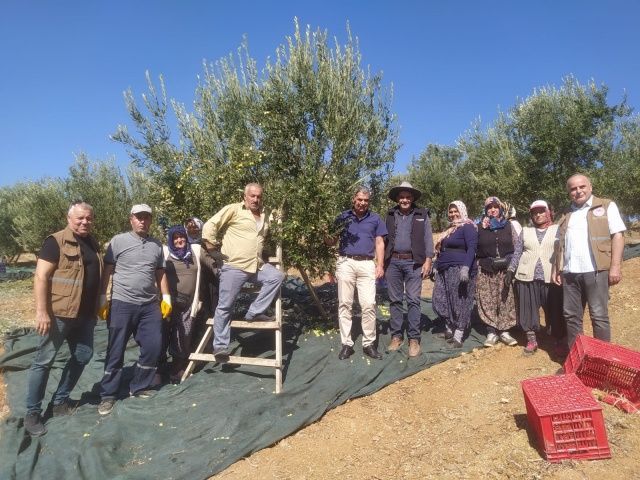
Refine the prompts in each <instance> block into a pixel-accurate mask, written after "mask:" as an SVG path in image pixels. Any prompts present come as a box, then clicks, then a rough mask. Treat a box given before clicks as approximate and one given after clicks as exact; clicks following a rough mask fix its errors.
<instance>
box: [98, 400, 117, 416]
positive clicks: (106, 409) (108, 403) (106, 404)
mask: <svg viewBox="0 0 640 480" xmlns="http://www.w3.org/2000/svg"><path fill="white" fill-rule="evenodd" d="M115 404H116V400H115V398H105V399H104V400H102V401H101V402H100V405H98V413H99V414H100V415H109V414H110V413H111V410H113V406H114V405H115Z"/></svg>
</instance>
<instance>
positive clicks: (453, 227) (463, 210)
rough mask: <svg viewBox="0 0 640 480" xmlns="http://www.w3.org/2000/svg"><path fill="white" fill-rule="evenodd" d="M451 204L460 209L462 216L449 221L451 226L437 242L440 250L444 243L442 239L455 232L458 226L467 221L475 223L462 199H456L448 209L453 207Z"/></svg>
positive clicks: (437, 248)
mask: <svg viewBox="0 0 640 480" xmlns="http://www.w3.org/2000/svg"><path fill="white" fill-rule="evenodd" d="M451 206H454V207H456V208H457V209H458V213H459V214H460V218H459V219H457V220H454V221H452V222H451V221H450V222H449V227H448V228H447V229H446V230H445V232H444V233H443V234H442V237H441V238H440V240H439V241H438V242H437V244H436V250H437V251H438V252H439V251H440V246H441V245H442V241H443V240H444V239H445V238H447V237H448V236H449V235H451V234H453V233H454V232H455V231H456V230H457V229H458V228H460V227H461V226H463V225H465V224H467V223H470V224H472V225H474V223H473V221H472V220H469V216H468V214H467V206H466V205H465V204H464V203H462V201H461V200H454V201H453V202H451V203H450V204H449V205H447V211H448V210H449V209H450V208H451Z"/></svg>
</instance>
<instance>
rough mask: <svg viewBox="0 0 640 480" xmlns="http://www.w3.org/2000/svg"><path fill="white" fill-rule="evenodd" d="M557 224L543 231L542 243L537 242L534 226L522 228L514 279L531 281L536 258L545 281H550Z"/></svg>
mask: <svg viewBox="0 0 640 480" xmlns="http://www.w3.org/2000/svg"><path fill="white" fill-rule="evenodd" d="M557 230H558V225H551V226H550V227H549V228H547V231H546V232H544V237H543V238H542V243H540V242H538V235H537V234H536V229H535V227H527V228H524V229H523V230H522V256H521V257H520V262H519V263H518V270H517V271H516V279H517V280H520V281H521V282H531V281H533V274H534V272H535V269H536V264H537V263H538V260H540V261H541V262H542V270H543V271H544V281H545V283H551V266H552V265H553V262H554V261H555V258H554V246H555V241H556V232H557Z"/></svg>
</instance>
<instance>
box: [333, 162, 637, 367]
mask: <svg viewBox="0 0 640 480" xmlns="http://www.w3.org/2000/svg"><path fill="white" fill-rule="evenodd" d="M566 188H567V192H568V194H569V198H570V200H571V203H570V205H569V207H568V208H566V209H565V210H564V211H563V212H562V213H561V216H560V218H559V220H558V221H557V223H554V218H553V212H552V211H551V209H550V208H549V205H548V204H547V202H546V201H544V200H535V201H534V202H533V203H531V205H530V207H529V217H530V220H531V226H526V227H524V228H523V227H522V226H521V225H520V224H519V223H518V221H517V220H516V219H515V211H514V209H513V208H512V207H510V206H509V205H508V204H506V203H505V202H503V201H501V200H500V199H499V198H498V197H495V196H491V197H489V198H487V199H486V200H485V202H484V211H483V215H482V217H481V218H480V220H479V221H478V222H477V223H476V222H474V221H473V220H471V219H470V218H469V216H468V213H467V208H466V205H465V204H464V203H463V202H462V201H460V200H454V201H452V202H451V203H450V204H449V206H448V211H447V214H448V220H449V223H448V226H447V229H446V230H445V231H444V232H443V234H442V235H441V237H440V239H439V240H438V241H437V242H436V243H435V246H434V242H433V237H432V229H431V224H430V220H429V212H428V210H427V209H425V208H421V207H419V206H418V205H417V201H418V200H419V199H420V197H421V192H420V191H419V190H417V189H415V188H413V187H412V185H411V184H409V183H408V182H402V183H401V184H400V185H399V186H396V187H393V188H392V189H390V191H389V194H388V196H389V198H390V199H391V200H393V201H394V202H395V203H396V205H395V206H394V207H393V208H391V209H390V210H389V211H388V212H387V214H386V219H385V221H383V220H382V219H381V218H380V217H379V216H378V215H377V214H375V213H374V212H371V211H369V201H370V192H369V191H368V190H367V189H366V188H359V189H358V190H357V191H356V193H355V195H354V196H353V199H352V208H351V209H349V210H346V211H344V212H342V213H341V214H340V215H339V216H338V217H337V218H336V229H337V230H338V231H339V232H340V233H339V235H337V236H335V237H331V236H327V237H326V238H325V243H326V244H327V245H335V244H336V243H338V241H339V248H338V258H337V261H336V280H337V283H338V301H339V304H338V317H339V318H338V319H339V325H340V336H341V341H342V348H341V350H340V353H339V355H338V357H339V358H340V359H342V360H344V359H347V358H349V357H350V356H351V355H353V353H354V349H353V345H354V341H353V332H352V306H353V299H354V292H355V290H357V292H358V299H359V303H360V309H361V318H362V322H361V324H362V347H363V353H364V354H366V355H368V356H369V357H371V358H375V359H379V358H382V355H381V354H380V352H379V351H378V350H377V347H376V338H377V337H376V315H375V308H376V306H375V292H376V280H377V279H381V278H383V277H384V279H385V281H386V284H387V291H388V296H389V301H390V314H391V318H390V322H389V323H390V332H391V340H390V343H389V344H388V345H387V351H389V352H392V351H397V350H399V349H400V348H401V347H402V345H403V343H404V337H405V333H406V337H407V339H408V355H409V357H415V356H417V355H419V354H420V351H421V350H420V338H421V310H420V293H421V289H422V280H423V279H424V278H426V277H427V276H430V277H431V278H433V279H434V281H435V285H434V290H433V309H434V311H435V312H436V314H437V315H438V316H439V317H440V318H441V319H442V320H443V321H444V331H442V332H438V333H437V334H436V335H437V336H438V337H441V338H443V339H444V340H445V341H446V342H447V343H448V345H449V346H450V347H451V348H462V347H463V344H464V340H465V338H466V336H467V335H468V333H469V330H470V325H471V317H472V313H473V311H474V308H475V309H477V314H478V316H479V318H480V320H481V321H482V322H483V323H484V324H485V325H486V329H487V336H486V339H485V341H484V345H485V346H486V347H492V346H494V345H496V344H497V343H498V342H499V341H500V342H503V343H505V344H506V345H509V346H515V345H517V344H518V342H517V340H516V339H514V338H513V337H512V336H511V333H510V331H511V330H512V329H513V328H514V327H516V325H519V326H520V327H521V328H522V330H523V331H524V332H525V334H526V339H527V340H526V345H525V347H524V353H525V354H527V355H530V354H533V353H535V352H536V351H537V349H538V341H539V331H540V329H541V325H540V323H541V322H540V309H541V308H542V310H543V311H544V314H545V320H546V324H547V329H548V330H549V332H550V333H551V335H552V336H553V337H554V338H555V339H556V345H555V353H556V354H557V355H558V356H560V357H561V356H566V355H567V353H568V351H569V348H570V347H571V346H572V345H573V342H574V341H575V338H576V337H577V336H578V334H580V333H582V332H583V316H584V309H585V306H586V305H587V304H588V306H589V314H590V317H591V321H592V325H593V332H594V336H595V337H596V338H598V339H601V340H606V341H610V338H611V329H610V323H609V316H608V305H607V304H608V298H609V286H611V285H615V284H617V283H618V282H619V281H620V280H621V263H622V251H623V248H624V239H623V232H624V231H625V226H624V222H623V221H622V219H621V216H620V212H619V211H618V208H617V206H616V204H615V203H614V202H612V201H611V200H608V199H602V198H598V197H596V196H594V195H593V193H592V185H591V181H590V179H589V178H588V177H587V176H585V175H582V174H576V175H572V176H571V177H570V178H569V179H568V180H567V184H566ZM405 301H406V312H407V314H406V321H405V314H404V309H403V306H404V302H405Z"/></svg>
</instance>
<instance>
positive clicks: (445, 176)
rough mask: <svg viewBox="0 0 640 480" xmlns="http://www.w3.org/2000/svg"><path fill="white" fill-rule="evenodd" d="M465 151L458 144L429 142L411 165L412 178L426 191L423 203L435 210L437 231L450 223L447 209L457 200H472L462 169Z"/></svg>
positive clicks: (410, 173)
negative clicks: (432, 143) (457, 146)
mask: <svg viewBox="0 0 640 480" xmlns="http://www.w3.org/2000/svg"><path fill="white" fill-rule="evenodd" d="M462 163H463V157H462V152H461V151H460V150H459V149H458V148H455V147H448V146H439V145H429V146H428V147H427V149H426V150H425V151H424V152H422V153H421V154H420V155H419V156H418V158H417V159H415V160H414V161H413V162H412V163H411V165H409V174H408V180H409V182H410V183H411V185H413V186H414V187H416V188H417V189H418V190H420V191H421V192H422V198H421V199H420V205H423V206H426V207H428V208H429V210H430V211H431V221H432V223H433V227H434V230H435V231H442V230H443V229H444V227H445V226H446V224H447V223H446V222H447V208H448V206H449V203H451V202H452V201H453V200H460V199H462V200H463V202H465V204H466V203H467V202H468V201H469V200H470V190H469V189H468V188H467V186H466V185H465V184H466V181H467V177H468V175H467V173H466V172H465V171H464V169H462V168H460V167H461V165H462Z"/></svg>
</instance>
